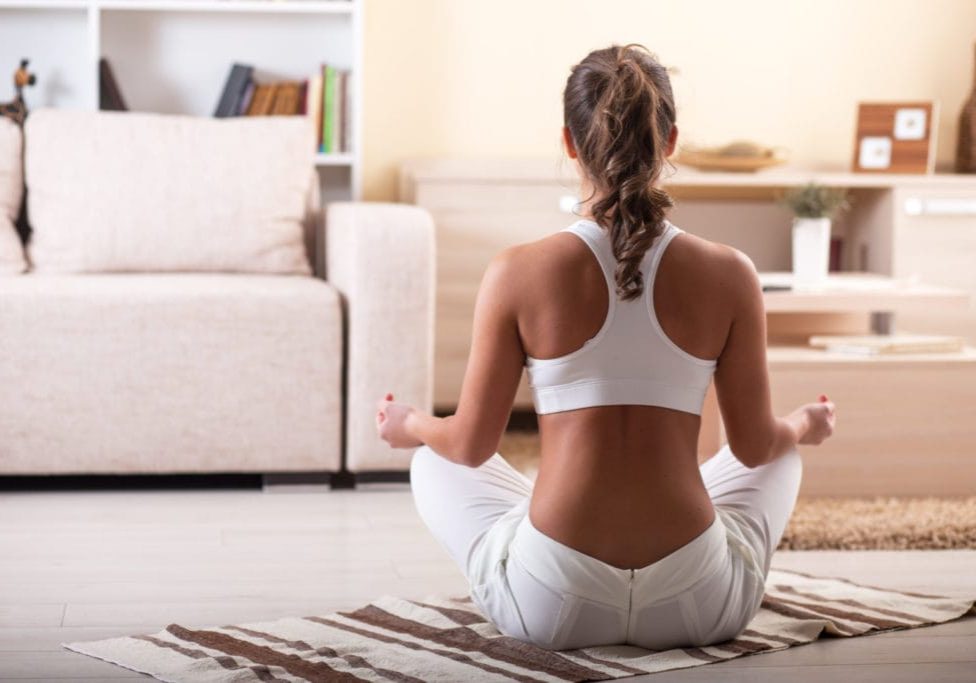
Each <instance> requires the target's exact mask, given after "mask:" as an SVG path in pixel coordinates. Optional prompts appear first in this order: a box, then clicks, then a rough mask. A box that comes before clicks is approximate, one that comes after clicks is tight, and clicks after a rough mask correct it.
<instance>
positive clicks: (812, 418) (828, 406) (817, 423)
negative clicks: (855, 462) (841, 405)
mask: <svg viewBox="0 0 976 683" xmlns="http://www.w3.org/2000/svg"><path fill="white" fill-rule="evenodd" d="M793 415H794V416H796V417H798V418H801V420H800V423H801V424H805V426H806V429H804V430H803V431H802V433H801V434H800V440H799V443H801V444H805V445H808V446H818V445H820V444H821V443H823V442H824V441H826V440H827V438H828V437H829V436H830V435H831V434H833V433H834V423H835V421H836V415H835V409H834V402H833V401H831V400H830V399H828V398H827V397H826V396H824V395H823V394H821V395H820V400H819V401H817V402H816V403H807V404H804V405H802V406H800V407H799V408H797V409H796V410H795V411H793Z"/></svg>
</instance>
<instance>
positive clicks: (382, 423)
mask: <svg viewBox="0 0 976 683" xmlns="http://www.w3.org/2000/svg"><path fill="white" fill-rule="evenodd" d="M377 410H378V412H377V413H376V431H377V433H379V435H380V438H381V439H383V440H384V441H386V442H387V443H388V444H390V447H391V448H416V447H417V446H423V445H424V444H423V442H421V441H418V440H417V439H415V438H413V437H411V436H410V434H408V433H407V428H406V422H407V418H408V417H409V416H410V414H411V413H413V411H414V408H413V406H408V405H406V404H404V403H394V402H393V394H387V395H386V396H385V397H383V398H382V399H380V400H379V401H378V402H377Z"/></svg>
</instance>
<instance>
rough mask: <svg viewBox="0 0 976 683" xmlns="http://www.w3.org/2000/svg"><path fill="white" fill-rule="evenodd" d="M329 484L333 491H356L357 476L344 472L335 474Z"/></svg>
mask: <svg viewBox="0 0 976 683" xmlns="http://www.w3.org/2000/svg"><path fill="white" fill-rule="evenodd" d="M329 483H330V484H331V485H332V490H333V491H334V490H336V489H354V488H356V475H355V474H353V473H352V472H348V471H346V470H342V471H341V472H336V473H335V474H333V475H332V480H331V481H330V482H329Z"/></svg>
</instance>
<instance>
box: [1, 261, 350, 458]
mask: <svg viewBox="0 0 976 683" xmlns="http://www.w3.org/2000/svg"><path fill="white" fill-rule="evenodd" d="M0 330H3V331H4V333H3V334H2V335H0V387H3V388H11V387H16V391H11V390H6V389H5V390H2V391H0V472H3V473H8V474H10V473H16V474H30V473H86V472H91V473H96V472H103V473H122V472H207V471H209V472H273V471H310V470H317V471H335V470H337V469H338V467H339V463H340V455H341V454H340V447H341V446H340V425H341V415H342V408H341V406H342V400H341V398H342V394H341V386H342V379H341V368H342V320H341V313H340V305H339V297H338V294H337V292H336V290H335V289H334V288H333V287H332V286H331V285H329V284H327V283H326V282H324V281H322V280H317V279H314V278H310V277H300V276H266V275H226V274H195V273H191V274H185V275H184V274H179V275H178V274H153V275H139V274H134V275H128V274H112V275H106V274H98V275H84V276H77V275H68V276H61V275H48V276H42V275H36V274H27V275H24V276H21V277H16V278H12V277H11V278H0Z"/></svg>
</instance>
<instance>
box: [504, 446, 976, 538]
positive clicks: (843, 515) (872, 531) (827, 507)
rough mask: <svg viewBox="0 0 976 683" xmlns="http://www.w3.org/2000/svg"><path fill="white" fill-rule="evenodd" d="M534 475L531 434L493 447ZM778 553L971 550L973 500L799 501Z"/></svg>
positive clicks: (975, 534) (975, 515) (975, 532)
mask: <svg viewBox="0 0 976 683" xmlns="http://www.w3.org/2000/svg"><path fill="white" fill-rule="evenodd" d="M498 450H499V452H501V454H502V455H503V456H505V458H506V459H507V460H508V461H509V462H510V463H512V466H513V467H515V468H516V469H518V470H519V471H521V472H523V473H524V474H526V475H527V476H529V477H534V476H535V473H536V469H537V467H538V465H537V463H538V459H539V436H538V433H536V432H506V434H505V436H504V437H503V438H502V442H501V444H500V445H499V447H498ZM779 547H780V548H781V549H789V550H934V549H939V550H944V549H976V496H970V497H966V498H800V500H799V501H797V504H796V508H795V509H794V511H793V516H792V517H791V518H790V523H789V526H787V528H786V533H785V534H783V540H782V541H781V542H780V545H779Z"/></svg>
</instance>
